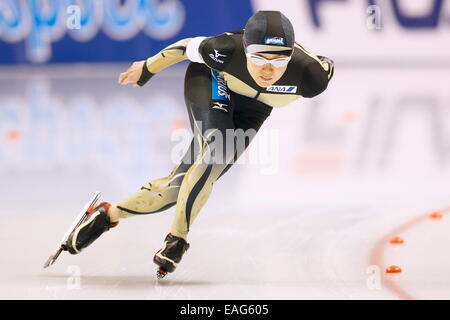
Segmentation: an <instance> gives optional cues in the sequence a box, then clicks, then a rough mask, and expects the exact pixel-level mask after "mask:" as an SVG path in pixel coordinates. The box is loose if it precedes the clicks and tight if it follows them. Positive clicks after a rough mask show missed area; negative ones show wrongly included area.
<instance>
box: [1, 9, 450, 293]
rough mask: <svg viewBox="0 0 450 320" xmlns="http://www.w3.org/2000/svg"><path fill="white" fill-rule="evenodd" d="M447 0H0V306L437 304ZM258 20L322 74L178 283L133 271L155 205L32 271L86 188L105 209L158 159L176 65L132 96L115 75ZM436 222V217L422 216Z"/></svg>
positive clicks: (197, 243) (220, 202)
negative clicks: (279, 17) (391, 275)
mask: <svg viewBox="0 0 450 320" xmlns="http://www.w3.org/2000/svg"><path fill="white" fill-rule="evenodd" d="M449 2H450V1H448V0H433V1H431V0H416V1H406V0H367V1H363V0H308V1H307V0H305V1H296V0H295V1H294V0H279V1H268V0H231V1H221V0H220V1H206V0H195V1H184V0H95V1H94V0H78V1H76V0H0V199H1V209H0V210H1V213H2V219H1V222H0V240H1V241H0V243H1V245H0V246H1V250H2V252H3V254H2V258H1V264H0V281H1V284H2V285H1V289H0V298H3V299H9V298H19V299H22V298H43V299H65V298H113V299H115V298H138V299H140V298H144V299H163V298H164V299H165V298H174V299H186V298H196V299H211V298H213V299H215V298H217V299H224V298H225V299H226V298H230V297H232V298H237V299H240V298H243V299H248V298H256V299H259V298H266V299H278V298H280V299H302V298H306V299H314V298H325V299H335V298H339V299H342V298H350V299H385V298H393V299H396V298H400V299H408V298H418V299H428V298H438V299H448V298H450V280H449V279H450V274H449V271H448V270H450V268H449V267H450V258H448V257H447V256H445V254H444V255H443V254H442V253H445V252H448V240H450V239H449V238H450V237H449V235H450V232H449V231H450V230H449V228H450V226H449V225H448V224H447V222H446V220H445V217H446V213H447V211H446V208H447V206H450V91H449V85H450V72H449V71H450V3H449ZM257 10H279V11H281V12H283V13H284V14H285V15H286V16H287V17H288V18H289V19H290V20H291V22H292V23H293V25H294V28H295V32H296V40H297V42H299V43H300V44H302V45H303V46H305V47H306V48H308V49H310V50H311V51H312V52H314V53H316V54H318V55H324V56H327V57H329V58H331V59H333V60H334V61H335V75H334V78H333V79H332V81H331V83H330V85H329V87H328V89H327V90H326V91H325V92H324V93H323V94H321V95H320V96H318V97H315V98H313V99H299V100H298V101H296V102H294V103H292V104H291V105H289V106H287V107H284V108H280V109H274V110H273V112H272V115H271V116H270V117H269V118H268V120H267V121H266V123H265V125H264V126H263V128H262V129H261V131H260V133H259V134H258V136H257V138H256V140H255V141H254V142H253V143H252V145H251V146H250V148H249V150H248V152H247V153H253V154H255V155H256V156H255V158H254V159H256V160H255V161H247V162H251V163H242V164H237V165H235V166H234V167H233V168H232V169H231V170H230V171H229V172H228V173H227V174H226V175H225V176H224V177H223V178H221V179H220V180H219V181H220V182H218V183H216V184H215V186H214V190H213V193H212V195H211V197H210V200H209V201H208V203H207V204H206V206H205V207H204V208H203V210H202V212H201V213H200V215H199V218H198V219H197V220H196V222H195V223H194V225H193V227H192V229H191V230H192V231H191V234H190V241H191V246H192V249H190V252H189V253H188V254H187V255H186V258H185V259H184V260H183V263H182V264H181V265H180V267H179V270H177V272H176V273H174V274H173V275H171V277H170V279H167V280H166V282H165V283H163V284H161V283H158V282H156V281H155V279H154V278H155V277H154V275H153V272H154V270H153V269H154V266H153V265H152V261H151V259H152V256H153V254H154V252H156V251H157V250H158V249H159V247H160V245H161V243H162V240H163V238H164V236H165V234H166V233H167V232H168V231H169V230H170V225H171V221H172V216H173V212H174V210H173V209H170V210H168V211H166V212H164V213H161V214H158V215H152V216H145V217H137V218H132V219H128V220H126V221H123V222H122V223H121V224H122V226H121V228H118V229H117V231H116V230H114V231H113V232H111V233H110V234H109V233H108V234H107V235H105V236H104V237H105V239H101V240H99V241H98V243H97V242H96V244H95V245H93V246H92V248H91V247H90V248H89V250H87V251H86V252H85V253H83V254H82V255H80V256H75V257H73V256H69V255H67V256H66V255H63V256H61V257H60V260H58V261H57V262H56V264H55V266H53V267H52V268H51V269H49V270H45V271H44V270H43V269H41V266H42V264H43V263H44V262H45V259H46V258H47V257H48V255H50V253H51V251H52V250H53V249H54V247H55V246H56V245H57V243H58V240H59V239H60V237H61V236H62V235H63V234H64V232H65V230H66V228H67V227H68V226H69V225H70V224H71V223H72V220H73V219H74V217H75V216H76V215H77V213H78V211H79V210H80V209H81V208H82V206H83V204H84V202H85V201H87V200H88V198H89V197H90V196H91V195H92V194H93V192H94V191H96V190H99V191H101V192H102V200H104V201H109V202H116V201H119V200H121V199H123V198H125V197H127V196H128V195H130V194H132V193H133V192H135V191H136V190H138V189H139V188H140V187H141V185H143V184H144V183H146V182H148V181H151V180H153V179H155V178H159V177H163V176H166V175H167V174H168V173H169V172H170V171H171V170H172V168H173V167H174V166H175V165H176V163H175V162H174V158H175V159H176V157H177V156H176V155H174V154H173V150H174V147H175V146H176V144H177V141H176V134H175V133H176V132H179V131H180V130H188V129H189V126H188V117H187V113H186V111H185V106H184V98H183V81H184V79H183V78H184V72H185V69H186V67H187V63H186V62H182V63H179V64H177V65H175V66H172V67H170V68H168V69H166V70H164V71H162V72H161V73H160V74H158V75H156V76H155V77H154V78H152V80H151V81H150V82H149V83H148V84H147V85H146V86H145V87H143V88H134V87H122V86H120V85H118V84H117V78H118V76H119V74H120V73H121V72H123V71H125V70H126V69H127V68H128V66H129V65H130V64H131V63H132V62H133V61H137V60H143V59H146V58H148V57H150V56H152V55H154V54H156V53H157V52H159V51H160V50H161V49H163V48H164V47H165V46H167V45H169V44H171V43H173V42H176V41H178V40H180V39H182V38H187V37H195V36H211V35H217V34H220V33H223V32H226V31H234V30H237V29H242V28H243V27H244V25H245V23H246V21H247V19H248V18H249V17H250V16H251V15H252V14H253V13H254V12H256V11H257ZM436 210H437V211H439V212H441V213H442V214H443V219H441V221H440V222H438V223H436V222H435V221H434V222H430V221H429V220H427V219H420V217H426V215H427V214H428V213H430V212H433V211H436ZM392 235H400V236H403V237H406V238H407V241H406V242H405V244H404V245H403V247H401V248H400V249H399V248H395V249H392V248H391V247H390V246H389V245H388V241H387V239H389V237H390V236H392ZM218 249H220V250H218ZM392 250H394V251H392ZM391 264H399V265H400V266H402V267H403V268H404V272H403V274H402V276H401V278H400V279H396V280H392V279H386V277H385V275H384V270H385V268H386V267H387V266H389V265H391ZM70 266H72V267H73V266H76V268H79V270H80V272H79V273H80V274H81V289H80V288H78V289H77V288H75V289H73V287H70V286H69V282H70V281H72V280H71V279H72V278H73V272H72V271H70V270H73V268H72V269H71V268H69V267H70ZM373 266H375V267H376V268H375V269H373V268H371V267H373ZM377 268H378V269H377ZM76 270H78V269H76ZM274 270H286V272H284V271H283V272H279V271H278V272H275V271H274ZM368 270H369V271H368ZM370 270H378V271H376V272H375V273H373V272H372V271H370ZM71 277H72V278H71ZM373 279H375V283H380V285H379V286H375V287H373V286H372V287H371V286H370V285H368V283H369V281H372V280H373ZM377 281H378V282H377Z"/></svg>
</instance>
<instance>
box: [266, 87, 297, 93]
mask: <svg viewBox="0 0 450 320" xmlns="http://www.w3.org/2000/svg"><path fill="white" fill-rule="evenodd" d="M266 91H269V92H277V93H296V92H297V86H270V87H267V89H266Z"/></svg>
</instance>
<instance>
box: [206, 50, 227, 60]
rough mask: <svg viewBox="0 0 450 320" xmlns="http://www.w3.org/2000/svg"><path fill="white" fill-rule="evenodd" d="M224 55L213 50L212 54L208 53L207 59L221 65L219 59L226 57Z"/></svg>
mask: <svg viewBox="0 0 450 320" xmlns="http://www.w3.org/2000/svg"><path fill="white" fill-rule="evenodd" d="M226 56H227V55H226V54H221V53H220V52H219V51H218V50H216V49H214V54H212V53H210V54H209V57H210V58H211V59H213V60H214V61H216V62H219V63H223V62H224V61H223V60H220V59H219V57H226Z"/></svg>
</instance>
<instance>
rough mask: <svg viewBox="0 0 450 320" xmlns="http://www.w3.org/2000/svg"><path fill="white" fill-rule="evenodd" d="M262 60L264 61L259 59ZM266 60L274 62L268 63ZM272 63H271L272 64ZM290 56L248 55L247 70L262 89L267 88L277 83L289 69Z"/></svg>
mask: <svg viewBox="0 0 450 320" xmlns="http://www.w3.org/2000/svg"><path fill="white" fill-rule="evenodd" d="M258 57H259V58H262V59H258ZM264 59H265V60H272V61H273V63H267V61H264ZM272 61H271V62H272ZM288 62H289V56H285V55H281V54H268V53H254V54H251V55H247V69H248V72H249V73H250V75H251V76H252V78H253V80H255V82H256V84H257V85H258V86H260V87H263V88H266V87H269V86H271V85H273V84H274V83H275V82H277V81H278V80H279V79H280V78H281V77H282V76H283V74H284V72H285V71H286V69H287V64H288Z"/></svg>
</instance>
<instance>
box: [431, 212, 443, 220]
mask: <svg viewBox="0 0 450 320" xmlns="http://www.w3.org/2000/svg"><path fill="white" fill-rule="evenodd" d="M443 216H444V215H443V214H442V213H440V212H433V213H430V214H429V215H428V217H429V218H430V219H442V217H443Z"/></svg>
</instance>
